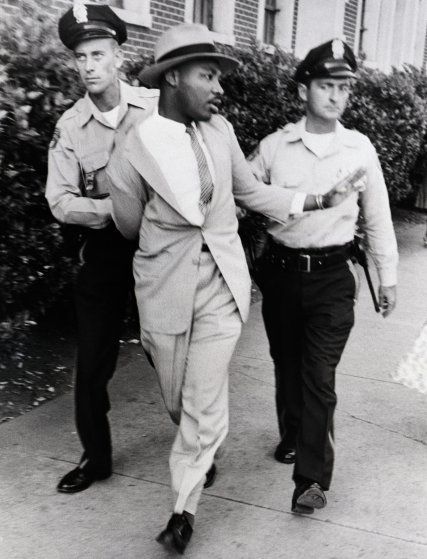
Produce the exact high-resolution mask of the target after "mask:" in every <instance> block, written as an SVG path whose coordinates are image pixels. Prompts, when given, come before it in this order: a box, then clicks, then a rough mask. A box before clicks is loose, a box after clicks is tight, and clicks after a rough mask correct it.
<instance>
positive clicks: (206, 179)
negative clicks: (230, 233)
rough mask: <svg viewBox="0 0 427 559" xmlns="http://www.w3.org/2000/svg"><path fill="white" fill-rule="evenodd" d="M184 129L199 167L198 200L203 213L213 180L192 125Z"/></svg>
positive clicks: (210, 197) (208, 201) (211, 190)
mask: <svg viewBox="0 0 427 559" xmlns="http://www.w3.org/2000/svg"><path fill="white" fill-rule="evenodd" d="M185 131H186V132H187V134H188V135H189V136H190V141H191V147H192V149H193V151H194V155H195V156H196V161H197V167H198V169H199V177H200V200H199V208H200V211H201V212H202V213H203V214H205V213H206V211H207V209H208V206H209V203H210V201H211V199H212V193H213V187H214V185H213V181H212V176H211V174H210V171H209V167H208V162H207V160H206V156H205V154H204V153H203V149H202V146H201V145H200V143H199V140H198V139H197V135H196V131H195V130H194V128H193V126H186V128H185Z"/></svg>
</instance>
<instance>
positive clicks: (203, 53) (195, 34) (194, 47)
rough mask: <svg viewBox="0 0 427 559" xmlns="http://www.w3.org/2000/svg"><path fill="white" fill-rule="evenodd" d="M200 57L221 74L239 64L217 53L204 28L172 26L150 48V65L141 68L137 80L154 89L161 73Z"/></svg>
mask: <svg viewBox="0 0 427 559" xmlns="http://www.w3.org/2000/svg"><path fill="white" fill-rule="evenodd" d="M201 58H203V59H212V60H215V62H217V63H218V64H219V67H220V70H221V72H222V73H224V74H225V73H227V72H230V70H233V69H234V68H236V67H237V66H238V65H239V61H238V60H236V59H235V58H232V57H231V56H227V55H225V54H221V53H220V52H218V51H217V49H216V47H215V43H214V41H213V39H212V34H211V32H210V31H209V29H208V28H207V27H206V25H202V24H199V23H183V24H181V25H176V26H174V27H171V28H169V29H168V30H167V31H165V32H164V33H163V35H161V36H160V38H159V40H158V41H157V43H156V46H155V47H154V64H153V65H152V66H149V67H148V68H144V70H142V71H141V72H140V74H139V79H140V81H141V82H142V83H143V84H144V85H147V86H151V87H158V86H159V81H160V78H161V76H162V75H163V74H164V73H165V72H167V71H168V70H170V69H171V68H175V67H176V66H179V65H181V64H184V63H185V62H189V61H191V60H197V59H201Z"/></svg>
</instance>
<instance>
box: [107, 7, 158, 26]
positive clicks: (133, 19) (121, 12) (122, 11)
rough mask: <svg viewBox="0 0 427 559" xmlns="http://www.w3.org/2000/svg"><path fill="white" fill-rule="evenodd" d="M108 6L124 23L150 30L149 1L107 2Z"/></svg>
mask: <svg viewBox="0 0 427 559" xmlns="http://www.w3.org/2000/svg"><path fill="white" fill-rule="evenodd" d="M108 4H109V5H110V6H111V7H112V8H113V10H114V11H115V12H116V14H117V15H118V16H119V17H120V18H121V19H122V20H123V21H125V22H126V23H131V24H132V25H138V26H141V27H148V28H150V27H151V25H152V17H151V14H150V0H108Z"/></svg>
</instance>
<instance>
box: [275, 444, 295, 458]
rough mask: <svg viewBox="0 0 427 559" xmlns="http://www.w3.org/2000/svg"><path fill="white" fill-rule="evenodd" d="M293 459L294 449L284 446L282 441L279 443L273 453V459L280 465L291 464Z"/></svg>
mask: <svg viewBox="0 0 427 559" xmlns="http://www.w3.org/2000/svg"><path fill="white" fill-rule="evenodd" d="M295 457H296V450H295V448H292V447H290V446H286V445H285V444H284V443H283V441H280V443H279V444H278V445H277V447H276V450H275V452H274V458H275V459H276V460H277V461H278V462H281V463H282V464H293V463H294V462H295Z"/></svg>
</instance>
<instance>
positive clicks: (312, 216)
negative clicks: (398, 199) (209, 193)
mask: <svg viewBox="0 0 427 559" xmlns="http://www.w3.org/2000/svg"><path fill="white" fill-rule="evenodd" d="M305 123H306V120H305V118H304V119H302V120H301V121H299V122H298V123H295V124H288V125H287V126H285V127H284V128H283V129H280V130H278V131H277V132H275V133H273V134H270V135H269V136H267V137H266V138H264V139H263V140H262V141H261V142H260V145H259V149H258V150H257V152H256V154H255V155H254V156H252V159H251V160H250V161H249V163H250V165H251V167H252V170H253V172H254V174H255V176H256V177H257V178H258V179H260V180H263V181H264V182H265V183H267V184H270V183H271V184H277V185H281V186H283V187H284V188H289V189H292V191H294V192H302V193H306V194H308V193H311V194H325V193H326V192H328V191H329V190H330V188H331V187H332V186H333V185H334V184H335V183H336V182H338V181H339V180H340V179H342V178H344V177H345V176H346V175H348V173H350V172H352V171H354V170H355V169H356V168H358V167H364V168H365V169H366V176H367V186H366V189H365V190H364V191H363V192H361V193H360V194H359V195H358V194H357V193H354V194H352V195H350V196H349V197H348V198H347V199H346V200H345V201H344V202H343V203H342V204H340V205H339V206H336V207H333V208H328V209H326V210H322V211H320V210H317V211H312V212H304V213H303V214H300V215H293V216H291V217H290V218H289V220H288V222H287V223H286V224H279V223H277V222H272V223H271V225H270V226H269V228H268V231H269V233H270V234H271V235H272V237H273V238H274V239H275V240H276V241H277V242H279V243H281V244H283V245H285V246H288V247H291V248H307V249H308V248H322V247H327V246H334V245H343V244H345V243H347V242H350V241H351V240H352V239H353V238H354V234H355V229H356V222H357V219H358V215H359V205H358V202H359V203H360V209H361V212H362V214H363V217H364V223H363V229H364V231H365V232H366V234H367V240H368V245H369V250H370V252H371V254H372V257H373V260H374V262H375V265H376V267H377V271H378V275H379V278H380V282H381V284H382V285H383V286H390V285H395V284H396V281H397V278H396V276H397V272H396V268H397V261H398V255H397V244H396V238H395V235H394V230H393V224H392V221H391V214H390V206H389V201H388V193H387V189H386V185H385V183H384V178H383V175H382V171H381V167H380V164H379V161H378V157H377V154H376V151H375V148H374V147H373V145H372V144H371V142H370V141H369V139H368V138H367V137H366V136H364V135H363V134H360V133H359V132H356V131H355V130H347V129H346V128H344V127H343V126H342V125H341V124H340V123H339V122H338V123H337V127H336V132H335V136H334V138H333V139H332V140H331V142H330V143H329V145H328V146H327V148H326V149H325V151H324V152H323V155H316V153H314V152H313V151H312V150H311V149H309V148H308V147H307V145H306V143H305V141H304V138H305V137H306V131H305Z"/></svg>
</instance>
